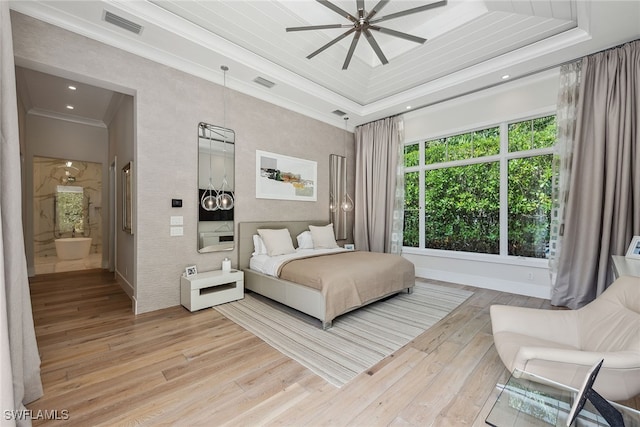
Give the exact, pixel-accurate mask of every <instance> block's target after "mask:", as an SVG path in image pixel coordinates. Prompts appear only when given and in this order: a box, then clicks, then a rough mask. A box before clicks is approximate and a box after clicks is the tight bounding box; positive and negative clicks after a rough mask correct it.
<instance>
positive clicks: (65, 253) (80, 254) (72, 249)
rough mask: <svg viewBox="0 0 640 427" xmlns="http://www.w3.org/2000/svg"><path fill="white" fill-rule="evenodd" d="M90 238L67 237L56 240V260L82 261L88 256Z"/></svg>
mask: <svg viewBox="0 0 640 427" xmlns="http://www.w3.org/2000/svg"><path fill="white" fill-rule="evenodd" d="M91 240H92V239H91V237H68V238H65V239H56V240H55V242H56V255H57V256H58V259H61V260H70V259H82V258H86V257H87V256H89V252H90V251H91Z"/></svg>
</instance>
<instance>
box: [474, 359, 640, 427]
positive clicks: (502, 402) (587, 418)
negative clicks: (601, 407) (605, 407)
mask: <svg viewBox="0 0 640 427" xmlns="http://www.w3.org/2000/svg"><path fill="white" fill-rule="evenodd" d="M496 388H497V389H498V390H499V391H500V394H499V396H498V399H497V400H496V403H495V404H494V405H493V408H491V411H490V412H489V415H487V418H486V420H485V422H486V423H487V424H488V425H490V426H494V427H511V426H518V427H528V426H547V427H548V426H558V427H561V426H566V425H567V419H568V416H569V411H570V410H571V405H572V404H573V400H574V398H575V396H576V395H577V393H578V391H577V390H576V389H574V388H571V387H568V386H565V385H562V384H559V383H556V382H554V381H551V380H548V379H546V378H542V377H539V376H536V375H533V374H529V373H527V372H522V371H516V372H514V373H513V375H511V377H510V378H509V380H508V381H507V383H506V384H497V385H496ZM596 391H597V390H596ZM612 405H613V406H614V407H615V408H616V409H617V410H618V411H620V412H621V413H622V417H623V419H624V424H625V427H640V411H637V410H635V409H631V408H628V407H626V406H622V405H618V404H616V403H612ZM608 425H609V424H608V423H607V422H606V421H605V420H604V418H603V417H602V416H601V415H600V414H599V413H598V411H596V409H595V408H594V407H593V405H592V404H591V402H587V403H586V404H585V406H584V408H583V410H582V411H581V412H580V414H579V415H578V417H577V419H576V420H575V421H574V423H573V424H572V426H573V427H583V426H584V427H599V426H608Z"/></svg>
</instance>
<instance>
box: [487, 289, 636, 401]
mask: <svg viewBox="0 0 640 427" xmlns="http://www.w3.org/2000/svg"><path fill="white" fill-rule="evenodd" d="M490 310H491V325H492V328H493V339H494V342H495V345H496V349H497V350H498V354H499V355H500V358H501V359H502V361H503V362H504V364H505V366H506V367H507V369H509V371H511V372H513V371H514V370H515V369H519V370H521V371H527V372H530V373H533V374H536V375H539V376H542V377H545V378H548V379H551V380H553V381H556V382H559V383H562V384H566V385H569V386H571V387H574V388H580V386H581V385H582V382H583V381H584V378H585V376H586V374H587V371H588V370H589V368H590V367H591V366H592V365H594V364H595V363H597V362H598V361H600V359H604V363H603V364H602V368H601V369H600V373H599V374H598V378H597V379H596V382H595V384H594V387H593V388H594V389H595V390H596V391H597V392H598V393H600V394H601V395H602V396H603V397H605V398H606V399H609V400H625V399H630V398H632V397H634V396H636V395H638V394H640V278H638V277H630V276H624V277H620V278H619V279H617V280H616V281H615V282H614V283H612V284H611V286H609V288H607V290H606V291H605V292H603V293H602V294H601V295H600V296H599V297H598V298H596V299H595V300H594V301H592V302H591V303H589V304H587V305H586V306H584V307H582V308H580V309H578V310H544V309H533V308H524V307H512V306H501V305H493V306H491V309H490Z"/></svg>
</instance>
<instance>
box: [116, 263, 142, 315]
mask: <svg viewBox="0 0 640 427" xmlns="http://www.w3.org/2000/svg"><path fill="white" fill-rule="evenodd" d="M116 281H117V282H118V284H119V285H120V287H121V288H122V290H123V291H124V293H125V294H127V296H129V298H131V303H132V305H133V313H134V314H137V312H138V301H137V300H136V297H135V291H134V289H133V285H132V284H131V283H129V281H128V280H127V279H126V278H125V277H124V276H123V275H122V274H120V273H119V272H118V271H116Z"/></svg>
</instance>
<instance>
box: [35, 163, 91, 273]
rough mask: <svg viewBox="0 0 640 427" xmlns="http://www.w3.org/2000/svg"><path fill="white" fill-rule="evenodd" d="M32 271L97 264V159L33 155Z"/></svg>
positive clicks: (66, 268) (89, 266)
mask: <svg viewBox="0 0 640 427" xmlns="http://www.w3.org/2000/svg"><path fill="white" fill-rule="evenodd" d="M33 185H34V188H33V194H34V210H33V213H34V217H33V221H34V252H35V254H34V255H35V257H34V266H35V273H36V274H42V273H54V272H62V271H73V270H83V269H89V268H100V267H101V262H102V253H101V249H102V209H101V206H100V203H101V202H100V201H101V200H102V165H101V164H100V163H94V162H86V161H77V160H69V159H56V158H49V157H37V156H34V158H33Z"/></svg>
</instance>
